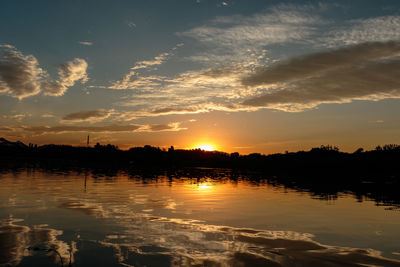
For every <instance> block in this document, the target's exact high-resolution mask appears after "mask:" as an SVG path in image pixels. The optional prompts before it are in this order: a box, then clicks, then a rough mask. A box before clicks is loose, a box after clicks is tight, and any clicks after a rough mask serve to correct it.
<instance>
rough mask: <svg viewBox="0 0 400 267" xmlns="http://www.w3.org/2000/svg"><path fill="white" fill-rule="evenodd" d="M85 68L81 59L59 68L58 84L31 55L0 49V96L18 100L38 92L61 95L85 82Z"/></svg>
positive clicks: (13, 49)
mask: <svg viewBox="0 0 400 267" xmlns="http://www.w3.org/2000/svg"><path fill="white" fill-rule="evenodd" d="M87 66H88V65H87V62H86V61H85V60H84V59H80V58H75V59H74V60H72V61H68V62H66V63H64V64H61V65H60V66H59V68H58V76H59V77H58V80H56V81H53V80H52V79H50V77H49V75H48V73H47V72H46V71H45V70H43V69H42V68H40V67H39V62H38V60H37V59H36V58H35V57H34V56H33V55H27V56H26V55H24V54H22V53H21V52H20V51H18V50H17V49H15V47H13V46H11V45H0V93H5V94H8V95H10V96H13V97H17V98H19V99H22V98H25V97H29V96H33V95H37V94H39V93H40V92H41V91H44V93H45V94H47V95H55V96H59V95H63V94H64V93H65V91H66V90H67V89H68V88H69V87H71V86H73V85H74V84H75V82H76V81H78V80H81V82H82V83H85V82H86V81H87V74H86V69H87Z"/></svg>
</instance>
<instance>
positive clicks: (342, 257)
mask: <svg viewBox="0 0 400 267" xmlns="http://www.w3.org/2000/svg"><path fill="white" fill-rule="evenodd" d="M137 216H138V217H141V219H137V220H133V221H135V222H136V223H135V224H125V227H126V235H125V236H112V238H106V240H104V241H100V242H99V243H100V244H101V245H103V246H107V247H111V248H113V249H114V251H115V254H116V256H117V257H118V259H119V261H120V263H121V264H124V265H126V266H134V265H135V264H139V265H141V264H143V265H146V264H148V263H149V262H148V261H146V258H145V257H143V256H149V257H153V258H155V257H157V256H158V257H161V256H162V257H165V260H166V262H165V265H171V266H182V265H215V266H257V265H260V266H264V265H267V266H294V265H300V266H326V265H328V266H343V265H352V266H372V265H379V266H382V265H383V266H400V262H399V261H395V260H391V259H385V258H382V257H381V256H380V252H378V251H375V250H371V249H355V248H346V247H335V246H325V245H322V244H319V243H317V242H315V241H313V240H312V239H311V238H312V235H310V234H301V233H296V232H292V231H257V230H253V229H239V228H233V227H226V226H215V225H206V224H201V223H199V222H198V221H191V220H181V219H171V220H170V219H167V218H163V217H155V216H153V217H151V216H148V215H144V214H137ZM126 219H128V218H126ZM126 222H127V221H126ZM120 223H125V222H124V221H123V220H122V221H120ZM140 260H141V261H140Z"/></svg>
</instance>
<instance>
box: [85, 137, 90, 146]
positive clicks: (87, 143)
mask: <svg viewBox="0 0 400 267" xmlns="http://www.w3.org/2000/svg"><path fill="white" fill-rule="evenodd" d="M86 146H89V135H88V136H87V141H86Z"/></svg>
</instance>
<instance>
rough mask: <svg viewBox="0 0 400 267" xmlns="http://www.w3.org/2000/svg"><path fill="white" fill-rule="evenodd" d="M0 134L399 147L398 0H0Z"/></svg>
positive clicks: (263, 149)
mask: <svg viewBox="0 0 400 267" xmlns="http://www.w3.org/2000/svg"><path fill="white" fill-rule="evenodd" d="M0 25H1V27H0V137H4V138H6V139H9V140H12V141H16V140H21V141H23V142H25V143H36V144H46V143H58V144H61V143H62V144H71V145H84V144H85V143H86V136H87V135H88V134H89V135H90V137H91V142H92V144H93V143H96V142H100V143H102V144H107V143H111V144H115V145H118V146H119V147H120V148H123V149H126V148H129V147H133V146H143V145H146V144H150V145H153V146H160V147H169V146H171V145H173V146H175V147H176V148H193V147H196V146H199V145H201V144H202V145H210V146H211V145H212V146H214V147H215V148H216V149H218V150H221V151H226V152H235V151H237V152H240V153H242V154H248V153H251V152H260V153H266V154H268V153H275V152H284V151H286V150H288V151H297V150H303V149H304V150H308V149H310V148H311V147H315V146H319V145H321V144H324V145H326V144H330V145H337V146H339V148H340V149H341V150H344V151H349V152H353V151H354V150H356V149H357V148H359V147H364V148H366V149H372V148H374V147H375V146H376V145H383V144H387V143H400V116H399V115H400V105H399V104H400V99H399V98H400V1H398V0H393V1H385V0H381V1H366V0H360V1H356V0H354V1H347V0H346V1H272V0H268V1H266V0H264V1H257V0H251V1H250V0H247V1H245V0H243V1H241V0H232V1H230V0H226V1H214V0H197V1H196V0H181V1H178V0H175V1H167V0H160V1H151V0H149V1H122V0H118V1H101V0H93V1H89V0H85V1H83V0H82V1H77V0H68V1H67V0H65V1H58V0H54V1H53V0H52V1H50V0H49V1H31V0H27V1H20V0H3V1H1V2H0Z"/></svg>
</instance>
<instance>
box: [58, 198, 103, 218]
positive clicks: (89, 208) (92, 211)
mask: <svg viewBox="0 0 400 267" xmlns="http://www.w3.org/2000/svg"><path fill="white" fill-rule="evenodd" d="M58 201H59V202H60V204H59V206H58V207H59V208H63V209H70V210H76V211H80V212H83V213H84V214H86V215H93V216H95V217H98V218H105V217H107V215H106V214H105V211H104V209H103V207H102V206H101V205H99V204H97V203H90V202H88V201H86V202H83V201H79V200H77V199H72V198H69V199H63V198H60V199H59V200H58Z"/></svg>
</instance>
